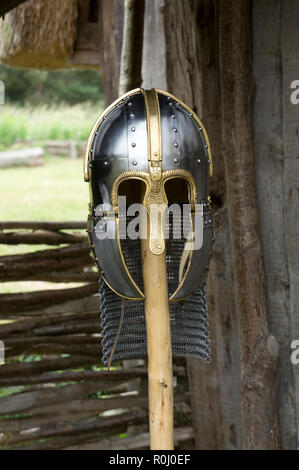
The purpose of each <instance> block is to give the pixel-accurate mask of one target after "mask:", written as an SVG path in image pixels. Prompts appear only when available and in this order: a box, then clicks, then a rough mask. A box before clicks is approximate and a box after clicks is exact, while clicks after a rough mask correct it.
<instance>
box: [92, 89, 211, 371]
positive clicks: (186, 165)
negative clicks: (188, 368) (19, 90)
mask: <svg viewBox="0 0 299 470" xmlns="http://www.w3.org/2000/svg"><path fill="white" fill-rule="evenodd" d="M209 176H212V157H211V149H210V144H209V139H208V136H207V133H206V130H205V128H204V126H203V124H202V122H201V121H200V119H199V117H198V116H197V115H196V114H195V113H194V112H193V111H192V110H191V109H190V108H189V107H188V106H187V105H186V104H184V103H183V102H182V101H180V100H179V99H178V98H176V97H175V96H173V95H171V94H169V93H167V92H165V91H162V90H158V89H151V90H144V89H142V88H137V89H135V90H132V91H130V92H128V93H126V94H125V95H123V96H122V97H121V98H119V99H118V100H116V101H115V102H114V103H113V104H112V105H111V106H109V107H108V108H107V109H106V110H105V111H104V112H103V113H102V114H101V116H100V117H99V118H98V119H97V121H96V123H95V125H94V126H93V128H92V131H91V133H90V136H89V140H88V144H87V151H86V156H85V161H84V178H85V181H88V182H89V183H90V196H91V202H90V206H89V207H90V213H89V217H88V229H87V231H88V235H89V241H90V246H91V252H92V255H93V257H94V259H95V262H96V266H97V267H98V270H99V273H100V294H101V296H100V297H101V310H102V335H103V339H102V347H103V360H104V362H106V363H107V358H108V356H109V352H111V350H112V346H113V340H114V339H115V336H116V333H117V331H116V330H117V325H118V323H119V316H120V310H121V309H120V305H121V303H120V302H121V298H124V299H128V300H127V308H126V312H127V313H126V316H125V319H126V321H125V322H124V324H123V326H122V332H123V334H122V335H121V336H120V338H119V343H118V346H117V348H116V350H115V354H114V359H124V358H128V357H140V356H142V355H143V354H145V353H146V330H145V320H144V307H143V302H142V301H143V300H144V294H143V279H142V269H141V256H140V240H137V239H134V240H130V239H128V238H126V237H122V236H121V231H122V229H121V225H122V222H123V219H122V217H123V216H124V214H123V213H121V210H120V209H121V205H120V196H126V197H127V202H126V204H127V205H128V204H129V202H130V203H136V202H140V201H141V202H142V203H143V206H144V207H145V208H146V210H147V212H148V214H149V215H150V209H149V208H150V205H151V204H153V203H154V204H155V203H156V204H164V205H166V206H169V204H170V202H172V203H177V204H179V205H183V204H187V205H188V206H189V207H190V215H189V216H188V217H187V224H188V223H189V230H193V229H194V217H195V214H196V211H197V210H198V209H197V208H198V206H199V205H200V207H201V210H202V223H203V237H202V245H201V247H200V248H199V249H190V247H189V248H188V249H186V246H187V244H186V238H187V237H186V236H182V237H180V238H176V237H175V236H174V235H175V231H176V228H175V225H174V224H172V227H171V229H170V236H169V238H168V239H167V240H164V237H163V236H159V233H160V234H161V233H162V232H161V231H158V232H157V231H156V232H155V234H156V233H158V235H155V236H154V235H153V236H151V233H152V228H153V225H154V224H155V223H156V222H155V221H154V219H153V218H152V217H151V215H150V220H149V224H150V238H149V244H150V249H151V251H152V252H153V253H154V254H157V255H158V254H160V253H162V252H163V251H164V250H166V260H167V271H168V274H167V277H168V288H169V301H170V312H171V326H172V340H173V353H174V354H176V353H177V355H182V356H186V355H194V356H200V357H202V358H203V359H206V360H208V358H209V352H210V351H209V344H208V343H209V340H208V323H207V311H206V310H207V309H206V298H205V280H206V274H207V269H208V264H209V259H210V254H211V249H212V244H213V223H212V216H211V208H210V200H209V195H208V182H209ZM99 207H100V208H101V210H100V211H99V210H98V208H99ZM183 219H184V217H182V220H183ZM128 220H129V221H130V217H126V218H125V226H126V224H128ZM158 220H160V221H161V218H160V219H158ZM182 223H186V220H185V221H184V220H183V222H182ZM184 233H185V232H184ZM192 233H193V232H192ZM188 246H189V245H188ZM138 319H139V320H138ZM138 321H139V323H138ZM138 325H139V326H138ZM183 330H184V331H185V333H184V334H185V336H189V340H188V338H186V341H185V342H187V345H186V344H185V345H184V346H183V342H184V337H183V336H184V334H183ZM191 331H192V338H193V339H192V340H190V333H191ZM195 331H197V332H198V338H197V339H198V341H196V334H195ZM182 334H183V336H182ZM188 342H189V345H188ZM129 345H130V346H129Z"/></svg>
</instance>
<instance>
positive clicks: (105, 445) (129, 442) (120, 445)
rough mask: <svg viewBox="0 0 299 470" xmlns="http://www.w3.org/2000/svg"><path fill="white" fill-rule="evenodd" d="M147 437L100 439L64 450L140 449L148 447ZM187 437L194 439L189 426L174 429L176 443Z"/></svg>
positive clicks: (146, 435)
mask: <svg viewBox="0 0 299 470" xmlns="http://www.w3.org/2000/svg"><path fill="white" fill-rule="evenodd" d="M149 439H150V436H149V433H148V432H145V433H141V434H138V435H135V436H127V437H125V438H119V437H111V438H106V439H101V440H100V442H91V443H88V444H80V445H75V446H71V447H66V448H65V449H64V450H115V449H117V450H141V449H147V448H149ZM189 439H194V431H193V428H192V427H191V426H187V427H182V428H175V429H174V441H175V443H176V444H177V445H179V444H180V443H182V442H184V441H188V440H189Z"/></svg>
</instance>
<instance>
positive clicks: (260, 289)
mask: <svg viewBox="0 0 299 470" xmlns="http://www.w3.org/2000/svg"><path fill="white" fill-rule="evenodd" d="M219 22H220V26H219V38H220V50H219V54H220V82H221V92H222V93H221V98H222V120H223V127H222V130H223V144H224V149H223V150H224V162H225V174H226V189H227V199H228V213H229V222H230V234H231V244H232V254H233V268H234V294H235V299H236V307H237V318H238V326H239V336H240V357H241V409H242V424H243V447H244V448H247V449H272V448H274V449H275V448H278V446H279V429H278V420H277V407H276V358H277V354H278V346H277V342H276V339H275V337H274V336H272V335H270V334H269V328H268V321H267V303H266V290H265V279H264V267H263V255H262V247H261V243H260V236H259V220H258V208H257V197H256V185H255V169H254V146H253V132H252V110H251V90H252V81H251V69H250V56H249V50H248V49H249V46H250V43H251V40H250V27H249V26H250V16H249V2H248V1H247V0H244V1H232V2H230V4H229V5H228V4H227V2H224V1H222V0H220V2H219Z"/></svg>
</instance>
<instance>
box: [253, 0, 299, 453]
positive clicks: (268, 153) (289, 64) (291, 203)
mask: <svg viewBox="0 0 299 470" xmlns="http://www.w3.org/2000/svg"><path fill="white" fill-rule="evenodd" d="M296 12H297V15H298V4H297V2H290V1H286V2H285V1H284V2H282V1H280V0H276V1H273V2H271V3H269V2H267V1H266V0H264V1H254V2H253V10H252V25H253V74H254V79H255V96H254V137H255V150H256V178H257V193H258V201H259V210H260V221H261V233H262V244H263V253H264V260H265V271H266V283H267V291H268V305H269V312H270V317H269V322H270V331H271V332H272V333H273V334H274V335H275V337H276V338H277V340H278V342H279V346H280V352H279V369H278V371H279V388H278V412H279V420H280V427H281V440H282V447H283V448H284V449H294V448H295V447H296V435H297V429H298V418H297V419H296V397H297V407H298V372H297V369H296V367H293V366H292V364H291V361H290V343H291V341H292V340H294V339H297V338H299V325H298V319H297V318H298V315H296V312H298V307H297V306H298V297H297V299H296V295H298V294H297V291H298V289H295V286H296V285H297V286H298V256H297V250H298V249H296V248H295V240H296V239H297V240H298V224H296V223H294V220H298V192H297V190H296V187H298V170H296V157H297V153H298V148H299V142H298V121H299V108H298V106H296V105H293V104H292V103H291V101H290V94H291V89H290V84H291V81H292V80H294V79H295V78H296V77H297V75H296V74H298V58H297V56H298V49H297V47H296V44H297V43H298V31H297V27H296V24H295V18H296ZM296 37H297V40H296ZM297 158H298V157H297ZM296 181H297V182H296ZM296 231H297V233H296ZM297 412H298V411H297Z"/></svg>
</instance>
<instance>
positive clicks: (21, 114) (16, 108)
mask: <svg viewBox="0 0 299 470" xmlns="http://www.w3.org/2000/svg"><path fill="white" fill-rule="evenodd" d="M0 80H2V81H3V82H4V84H5V105H4V106H1V107H0V150H5V149H6V148H8V147H10V146H11V145H13V144H14V143H15V142H17V141H42V140H86V139H87V137H88V134H89V132H90V129H91V127H92V125H93V123H94V121H95V119H96V118H97V116H98V115H99V114H100V113H101V111H102V110H103V107H104V96H103V90H102V86H101V81H100V76H99V72H98V71H97V70H82V71H81V70H59V71H50V72H46V71H41V70H21V69H14V68H9V67H5V66H3V65H1V66H0Z"/></svg>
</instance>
